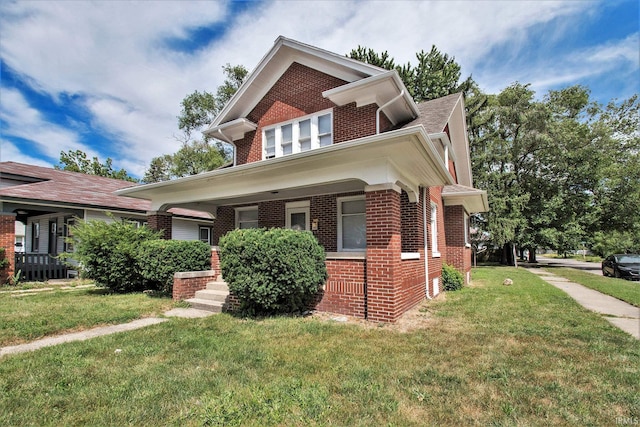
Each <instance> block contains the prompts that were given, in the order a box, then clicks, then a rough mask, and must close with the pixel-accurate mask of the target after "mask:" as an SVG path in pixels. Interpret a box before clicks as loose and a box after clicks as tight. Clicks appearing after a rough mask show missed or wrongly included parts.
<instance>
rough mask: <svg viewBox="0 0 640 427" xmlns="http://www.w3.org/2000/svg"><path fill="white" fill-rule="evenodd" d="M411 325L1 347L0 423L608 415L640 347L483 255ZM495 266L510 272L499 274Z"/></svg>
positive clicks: (181, 326)
mask: <svg viewBox="0 0 640 427" xmlns="http://www.w3.org/2000/svg"><path fill="white" fill-rule="evenodd" d="M473 274H474V285H473V286H471V287H467V288H464V289H463V290H461V291H458V292H455V293H448V294H447V295H446V296H445V297H444V298H439V299H437V300H434V301H430V302H428V303H426V304H425V305H424V308H423V309H422V313H421V314H423V315H424V316H425V318H424V319H423V321H424V325H423V327H421V328H419V329H416V330H413V331H411V332H407V333H401V332H398V331H396V330H395V329H394V328H392V327H389V326H379V327H368V328H365V327H362V326H360V325H353V324H343V323H337V322H331V321H326V320H325V321H323V320H318V319H314V318H284V317H282V318H268V319H259V320H247V319H238V318H234V317H231V316H229V315H217V316H212V317H209V318H205V319H172V320H171V321H169V322H165V323H163V324H160V325H155V326H152V327H147V328H144V329H140V330H137V331H132V332H127V333H121V334H115V335H110V336H105V337H100V338H95V339H91V340H89V341H85V342H77V343H69V344H63V345H59V346H55V347H50V348H44V349H41V350H38V351H36V352H33V353H24V354H19V355H12V356H6V357H4V358H3V359H2V361H0V408H1V409H0V425H187V426H189V425H192V426H199V425H224V426H280V425H282V426H284V425H286V426H307V425H323V426H324V425H340V426H343V425H344V426H346V425H355V426H370V425H391V426H423V425H456V426H457V425H495V426H499V425H616V424H617V423H618V420H629V419H631V420H633V419H638V418H640V395H639V394H638V392H637V391H638V389H637V387H638V384H639V383H640V345H638V341H637V340H635V339H634V338H632V337H631V336H629V335H627V334H625V333H624V332H622V331H620V330H619V329H617V328H615V327H613V326H612V325H610V324H609V323H608V322H607V321H606V320H604V319H602V318H601V317H600V316H598V315H597V314H594V313H592V312H589V311H587V310H585V309H583V308H582V307H580V306H579V305H577V304H576V303H575V302H574V301H573V300H572V299H571V298H570V297H568V296H567V295H566V294H565V293H564V292H562V291H560V290H558V289H556V288H554V287H552V286H551V285H548V284H546V283H544V282H543V281H542V280H541V279H540V278H538V277H537V276H535V275H533V274H531V273H529V272H527V271H526V270H524V269H513V268H495V267H491V268H489V267H483V268H477V269H475V270H474V272H473ZM505 278H510V279H512V280H513V285H511V286H503V285H502V282H503V281H504V279H505Z"/></svg>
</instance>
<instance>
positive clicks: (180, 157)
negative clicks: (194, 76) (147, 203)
mask: <svg viewBox="0 0 640 427" xmlns="http://www.w3.org/2000/svg"><path fill="white" fill-rule="evenodd" d="M222 70H223V72H224V74H225V76H226V79H225V81H224V83H223V84H222V85H220V86H219V87H218V89H217V90H216V93H215V95H214V94H212V93H209V92H207V91H203V92H199V91H197V90H196V91H194V92H193V93H191V94H189V95H187V96H186V97H185V98H184V99H183V100H182V103H181V105H182V110H181V113H180V116H178V128H179V129H180V130H181V131H182V132H183V135H182V136H181V137H180V138H179V140H181V141H182V145H181V147H180V149H179V150H178V151H177V152H176V153H174V154H164V155H162V156H158V157H154V158H153V159H152V160H151V163H150V164H149V168H148V169H147V170H146V172H145V175H144V177H143V179H142V180H143V182H147V183H151V182H160V181H167V180H170V179H173V178H179V177H182V176H189V175H195V174H198V173H201V172H206V171H210V170H213V169H215V168H217V167H220V166H222V165H224V164H225V163H226V162H228V161H229V160H230V158H231V157H232V155H233V151H232V150H233V149H232V148H230V147H229V146H228V144H226V143H223V142H221V141H217V140H213V139H212V138H211V137H208V136H207V135H202V139H197V138H193V137H192V136H193V135H194V133H196V132H199V131H201V130H202V128H203V127H204V126H207V125H209V124H210V123H211V122H212V121H213V119H215V117H216V116H217V115H218V114H219V113H220V111H222V109H223V108H224V106H225V105H226V104H227V102H229V100H230V99H231V97H232V96H233V95H234V94H235V93H236V92H237V90H238V89H239V88H240V86H241V85H242V83H243V82H244V79H245V78H246V76H247V74H248V73H249V72H248V71H247V69H246V68H245V67H243V66H242V65H235V66H231V65H230V64H226V65H225V66H224V67H222Z"/></svg>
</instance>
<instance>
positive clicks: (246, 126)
mask: <svg viewBox="0 0 640 427" xmlns="http://www.w3.org/2000/svg"><path fill="white" fill-rule="evenodd" d="M257 128H258V125H257V124H255V123H253V122H252V121H251V120H248V119H245V118H244V117H240V118H238V119H235V120H232V121H230V122H226V123H223V124H221V125H219V126H215V127H209V128H208V129H206V130H204V131H203V132H202V133H203V134H205V135H210V136H212V137H216V134H221V135H223V136H224V137H225V138H224V139H225V140H226V139H230V140H231V141H227V142H232V141H237V140H239V139H242V138H244V135H245V133H247V132H251V131H254V130H256V129H257Z"/></svg>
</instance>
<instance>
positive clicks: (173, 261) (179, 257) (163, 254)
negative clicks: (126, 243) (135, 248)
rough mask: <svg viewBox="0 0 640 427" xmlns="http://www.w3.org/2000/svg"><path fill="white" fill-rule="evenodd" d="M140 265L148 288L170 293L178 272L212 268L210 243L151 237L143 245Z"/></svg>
mask: <svg viewBox="0 0 640 427" xmlns="http://www.w3.org/2000/svg"><path fill="white" fill-rule="evenodd" d="M138 265H139V266H140V269H141V274H142V278H143V282H144V288H145V289H151V290H157V291H161V292H163V293H166V294H171V292H172V290H173V275H174V274H175V273H177V272H180V271H202V270H209V269H210V268H211V246H209V245H208V244H206V243H204V242H200V241H197V240H195V241H181V240H149V241H146V242H142V244H141V245H140V249H139V254H138Z"/></svg>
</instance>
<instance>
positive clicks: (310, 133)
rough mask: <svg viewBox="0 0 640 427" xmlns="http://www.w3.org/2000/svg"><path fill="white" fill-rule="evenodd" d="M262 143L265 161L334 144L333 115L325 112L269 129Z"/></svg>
mask: <svg viewBox="0 0 640 427" xmlns="http://www.w3.org/2000/svg"><path fill="white" fill-rule="evenodd" d="M262 141H263V159H272V158H274V157H280V156H286V155H288V154H294V153H301V152H303V151H308V150H312V149H314V148H319V147H326V146H327V145H331V144H333V114H332V112H331V110H325V111H321V112H320V113H316V114H312V115H308V116H303V117H298V118H296V119H295V120H290V121H288V122H284V123H278V124H277V125H274V126H270V127H267V128H265V129H264V130H263V132H262Z"/></svg>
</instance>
